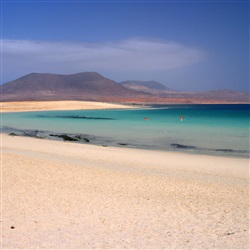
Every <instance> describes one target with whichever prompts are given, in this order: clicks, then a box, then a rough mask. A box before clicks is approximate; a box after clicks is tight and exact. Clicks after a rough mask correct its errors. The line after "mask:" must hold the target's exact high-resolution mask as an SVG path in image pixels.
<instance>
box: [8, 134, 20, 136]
mask: <svg viewBox="0 0 250 250" xmlns="http://www.w3.org/2000/svg"><path fill="white" fill-rule="evenodd" d="M9 135H11V136H18V134H15V133H9Z"/></svg>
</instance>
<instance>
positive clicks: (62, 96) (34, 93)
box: [0, 72, 250, 104]
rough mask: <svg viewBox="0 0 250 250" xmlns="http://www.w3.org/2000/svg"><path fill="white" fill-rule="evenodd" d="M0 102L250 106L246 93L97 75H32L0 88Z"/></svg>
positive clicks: (89, 73) (88, 73)
mask: <svg viewBox="0 0 250 250" xmlns="http://www.w3.org/2000/svg"><path fill="white" fill-rule="evenodd" d="M0 91H1V101H37V100H41V101H42V100H51V101H52V100H90V101H106V102H107V101H108V102H109V101H112V102H127V103H128V102H129V103H143V104H144V103H249V102H250V100H249V92H240V91H232V90H214V91H206V92H180V91H174V90H171V89H169V88H167V87H166V86H164V85H163V84H161V83H159V82H156V81H124V82H121V83H117V82H115V81H112V80H110V79H108V78H105V77H103V76H102V75H100V74H98V73H96V72H83V73H77V74H71V75H59V74H48V73H32V74H29V75H26V76H23V77H20V78H18V79H16V80H14V81H11V82H7V83H4V84H2V85H0Z"/></svg>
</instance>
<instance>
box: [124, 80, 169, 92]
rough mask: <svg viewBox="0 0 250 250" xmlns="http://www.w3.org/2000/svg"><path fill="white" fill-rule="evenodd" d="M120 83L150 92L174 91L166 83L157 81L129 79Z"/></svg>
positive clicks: (129, 87) (130, 87)
mask: <svg viewBox="0 0 250 250" xmlns="http://www.w3.org/2000/svg"><path fill="white" fill-rule="evenodd" d="M120 84H121V85H122V86H124V87H126V88H128V89H133V90H138V91H144V92H149V93H158V92H159V93H160V92H163V91H173V90H171V89H170V88H167V87H166V86H165V85H163V84H161V83H159V82H157V81H136V80H129V81H123V82H120Z"/></svg>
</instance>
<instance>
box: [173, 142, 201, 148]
mask: <svg viewBox="0 0 250 250" xmlns="http://www.w3.org/2000/svg"><path fill="white" fill-rule="evenodd" d="M171 146H172V147H173V148H181V149H196V147H194V146H188V145H183V144H178V143H172V144H171Z"/></svg>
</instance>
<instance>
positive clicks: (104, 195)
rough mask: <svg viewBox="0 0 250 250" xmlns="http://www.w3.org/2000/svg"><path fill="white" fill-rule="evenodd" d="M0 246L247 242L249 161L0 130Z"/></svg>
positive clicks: (209, 245) (178, 245) (233, 244)
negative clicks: (22, 135)
mask: <svg viewBox="0 0 250 250" xmlns="http://www.w3.org/2000/svg"><path fill="white" fill-rule="evenodd" d="M1 144H2V152H1V154H2V162H1V163H2V164H1V171H2V180H3V183H2V194H3V195H2V221H1V224H2V232H3V236H2V249H9V248H12V249H13V248H16V249H21V248H25V249H31V248H40V249H42V248H50V249H55V248H61V249H63V248H64V249H70V248H71V249H87V248H88V249H89V248H92V249H93V248H99V249H102V248H110V249H111V248H113V249H114V248H130V249H132V248H134V249H139V248H140V249H142V248H144V249H146V248H148V249H153V248H158V249H163V248H164V249H168V248H172V249H173V248H175V249H176V248H182V249H183V248H185V249H193V248H196V249H205V248H209V249H223V248H224V249H229V248H235V249H239V248H240V249H247V248H248V246H249V232H248V229H249V223H248V222H249V214H248V208H249V202H248V201H249V166H248V165H249V164H248V163H249V161H248V160H247V159H228V158H224V157H214V156H204V155H188V154H183V153H175V152H162V151H153V150H142V149H131V148H115V147H100V146H95V145H85V144H73V143H70V142H59V141H52V140H46V139H44V140H37V139H34V138H28V137H11V136H8V135H4V134H1Z"/></svg>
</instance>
